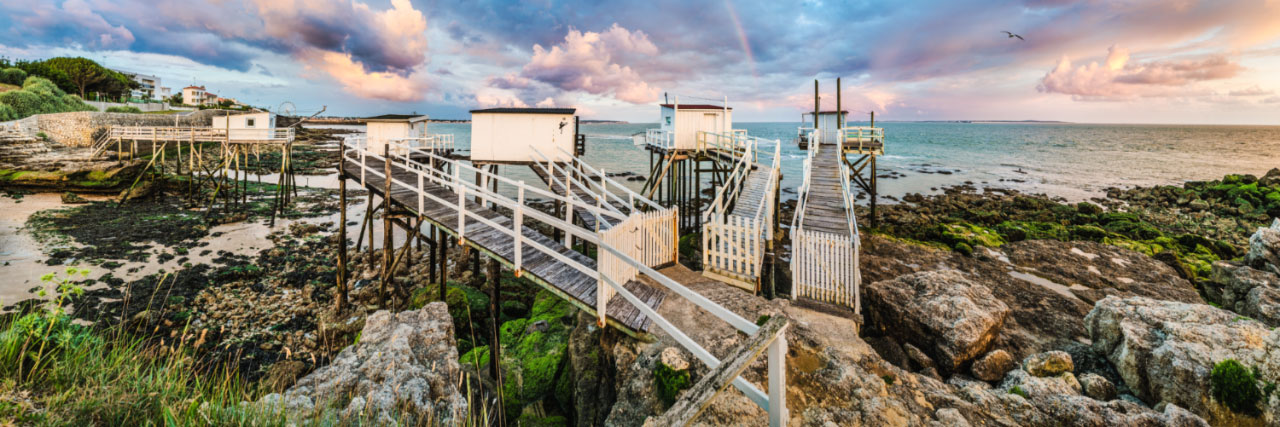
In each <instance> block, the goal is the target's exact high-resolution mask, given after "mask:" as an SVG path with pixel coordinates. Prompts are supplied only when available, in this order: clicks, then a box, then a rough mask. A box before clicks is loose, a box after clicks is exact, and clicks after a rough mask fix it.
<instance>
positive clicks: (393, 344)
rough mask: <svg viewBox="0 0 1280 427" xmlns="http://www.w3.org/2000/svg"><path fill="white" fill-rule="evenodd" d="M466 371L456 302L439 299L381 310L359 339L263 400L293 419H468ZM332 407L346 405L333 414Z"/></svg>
mask: <svg viewBox="0 0 1280 427" xmlns="http://www.w3.org/2000/svg"><path fill="white" fill-rule="evenodd" d="M461 376H462V371H461V368H460V367H459V365H458V350H457V348H456V347H455V344H454V337H453V319H452V318H450V317H449V308H448V307H447V306H446V305H445V303H442V302H434V303H431V304H427V305H426V306H425V307H423V308H421V309H418V310H411V311H404V312H400V313H396V314H392V313H391V312H389V311H386V310H383V311H378V312H376V313H373V314H372V315H370V316H369V318H368V319H367V320H366V321H365V325H364V329H363V330H361V332H360V342H359V343H358V344H355V345H352V346H349V347H347V348H345V349H343V350H342V351H341V352H340V353H338V356H337V357H335V358H334V359H333V362H332V363H330V364H329V365H328V366H325V367H322V368H320V369H317V370H316V371H315V372H312V373H311V374H308V375H307V376H305V377H302V379H299V380H298V382H297V383H296V384H294V386H293V387H291V388H289V389H288V390H286V391H285V392H284V393H272V394H269V395H267V396H264V397H263V398H262V399H261V400H260V401H259V403H260V404H261V405H263V406H265V407H267V408H270V409H273V410H274V409H280V408H282V409H283V410H284V411H285V413H286V415H287V416H288V417H289V418H290V419H292V420H312V419H314V418H315V417H321V418H327V417H335V416H336V417H340V418H341V419H350V417H358V418H361V419H370V420H377V423H378V424H387V423H393V422H396V423H402V424H417V423H433V424H443V425H451V424H461V423H463V422H465V421H466V416H467V400H466V398H464V397H463V395H462V393H460V392H459V391H458V384H460V383H461ZM326 408H344V409H343V410H342V411H341V413H340V414H332V413H330V412H329V411H326ZM324 421H325V422H322V424H329V423H334V422H336V421H339V420H324Z"/></svg>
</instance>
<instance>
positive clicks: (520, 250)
mask: <svg viewBox="0 0 1280 427" xmlns="http://www.w3.org/2000/svg"><path fill="white" fill-rule="evenodd" d="M393 148H395V149H401V148H407V147H403V146H395V145H394V144H392V146H391V147H384V150H385V151H384V152H383V153H373V152H370V151H369V150H368V147H367V146H366V145H363V144H359V143H358V142H357V141H353V140H352V139H348V140H347V141H344V143H343V149H342V153H341V161H340V162H339V171H340V174H341V178H342V180H341V182H342V188H343V189H344V191H343V192H342V194H344V195H345V185H346V181H347V180H354V181H355V182H357V183H359V184H360V185H361V186H362V187H364V188H366V189H368V190H369V191H370V192H371V193H372V196H371V197H374V196H376V197H382V198H383V205H384V206H385V207H384V209H386V211H385V212H384V221H385V222H387V224H388V225H386V228H387V229H388V230H391V225H390V222H391V221H393V219H392V216H397V217H407V218H415V217H416V219H417V224H418V225H417V227H416V231H414V232H416V233H420V234H421V233H422V229H421V227H422V225H423V224H424V223H427V224H430V225H431V228H434V229H436V230H439V231H440V232H442V233H441V234H440V235H439V236H438V238H437V240H436V242H437V244H439V243H443V240H444V236H446V235H447V236H450V237H451V239H456V241H457V242H458V243H459V244H460V245H463V246H465V247H469V248H471V249H472V250H475V251H477V252H476V253H480V254H483V255H484V256H486V257H488V258H490V259H491V260H492V261H491V262H490V277H495V276H496V275H497V273H496V270H497V269H498V267H497V265H498V263H501V264H502V265H505V266H507V267H508V268H510V269H512V270H513V271H515V273H516V275H517V276H519V277H527V278H529V279H531V280H532V281H533V282H534V283H537V284H538V285H539V286H541V287H543V288H545V289H547V290H548V291H550V292H551V293H553V294H555V295H556V296H558V297H560V298H563V299H565V300H567V301H569V302H570V303H572V304H574V305H575V306H577V307H579V308H581V309H583V310H584V311H587V312H588V313H592V314H593V315H594V316H596V318H597V322H598V324H599V325H600V326H602V327H603V326H605V325H608V326H610V327H614V328H616V329H619V330H621V331H623V332H625V333H628V334H631V335H633V336H636V337H638V338H648V337H649V331H650V330H651V329H652V327H653V326H657V327H659V328H661V329H662V330H663V331H664V332H665V333H666V334H667V335H668V336H670V337H671V338H672V339H674V340H675V341H676V342H677V343H679V344H680V345H681V346H682V347H684V348H685V349H686V350H688V351H689V352H690V353H692V354H693V355H694V356H695V357H696V358H697V359H698V360H700V361H701V362H703V363H704V364H706V365H707V366H708V367H709V368H710V369H711V371H710V372H709V374H708V375H709V378H711V379H710V380H707V381H704V383H705V384H704V385H703V386H702V387H701V388H700V390H701V391H700V392H699V393H697V394H696V395H695V394H689V395H688V397H687V398H686V399H685V402H684V403H683V404H681V405H679V408H680V409H676V408H673V411H674V412H672V413H670V415H668V417H672V418H670V419H677V420H679V419H689V418H691V417H692V416H694V415H696V413H697V410H698V408H701V407H705V404H706V403H707V401H709V399H710V398H711V397H712V396H714V395H715V394H716V393H717V392H718V390H723V389H725V388H726V387H727V385H728V384H732V385H734V386H735V387H736V388H737V389H738V390H740V391H742V392H743V393H744V394H745V395H746V397H747V398H749V399H750V400H751V401H752V402H754V403H756V404H757V405H759V406H760V407H761V408H764V409H766V410H767V411H768V412H769V424H770V425H771V426H782V425H786V424H787V421H788V419H789V414H788V411H787V407H786V348H787V345H786V336H785V322H781V321H779V320H775V321H771V322H768V323H766V324H765V326H764V327H761V326H760V325H757V324H756V323H755V322H753V321H751V320H748V319H746V318H744V317H742V316H741V315H739V314H737V313H734V312H732V311H730V310H728V309H726V308H724V307H723V306H720V305H719V304H717V303H715V302H713V301H711V300H709V299H708V298H706V297H704V296H702V295H699V294H698V293H696V292H693V291H692V290H690V289H689V288H688V287H686V286H685V285H683V284H681V283H679V282H676V281H675V280H673V279H671V278H669V277H666V276H665V275H663V274H662V273H660V272H659V271H657V270H655V267H657V266H662V265H667V264H670V263H672V262H674V261H675V260H676V247H677V245H676V243H677V238H678V231H677V229H678V226H677V209H675V208H662V207H661V206H660V205H657V204H656V203H654V202H653V201H650V200H647V199H645V198H642V197H640V198H637V196H638V195H636V194H623V195H619V194H615V193H612V192H611V191H609V189H608V186H609V185H610V184H611V180H609V179H608V178H607V175H606V174H605V173H604V172H603V171H596V170H593V169H591V168H590V166H589V165H585V164H581V165H573V166H570V167H566V168H564V169H562V170H561V172H558V173H560V174H562V175H563V176H562V177H567V178H573V177H574V176H577V177H578V179H579V181H575V180H572V179H571V180H569V181H567V182H568V184H567V185H569V186H573V185H578V184H583V182H582V181H580V180H581V179H582V178H584V177H588V176H590V175H591V174H596V175H598V176H601V182H600V185H599V186H598V187H592V186H590V185H583V186H582V187H583V188H584V192H578V191H576V190H573V189H572V188H565V187H561V190H569V191H566V192H565V193H564V194H559V193H557V192H556V191H554V189H553V191H548V190H544V189H541V188H538V187H532V186H528V185H525V184H524V182H519V181H513V180H511V179H508V178H505V177H502V176H499V175H497V174H496V173H495V172H490V171H488V170H486V169H487V168H484V167H483V166H481V167H479V168H477V167H475V166H471V165H467V164H464V163H462V162H459V161H456V160H454V159H452V158H450V157H447V156H442V155H439V154H438V153H432V152H424V151H421V150H418V149H404V150H402V151H400V150H398V152H402V153H403V154H402V155H399V156H396V155H392V154H390V153H391V151H392V149H393ZM420 159H427V161H426V162H423V161H421V160H420ZM579 161H580V159H577V158H574V160H573V163H575V164H576V163H578V162H579ZM535 167H536V166H535ZM552 170H553V171H555V169H552ZM571 170H578V171H583V174H581V175H579V174H578V173H575V172H570V171H571ZM464 173H465V174H466V176H467V178H464ZM556 173H557V172H549V173H548V177H549V178H551V179H552V181H555V178H556V177H557V175H555V174H556ZM471 176H474V178H475V181H476V182H475V183H472V182H471V180H470V179H468V178H469V177H471ZM589 181H590V180H587V182H589ZM490 183H501V184H503V185H506V186H511V187H513V188H514V190H515V193H516V196H515V197H514V198H512V197H509V196H504V195H503V193H500V192H498V191H497V189H496V184H494V185H491V184H490ZM613 184H615V185H619V186H620V184H617V183H613ZM526 196H528V197H536V198H539V199H542V200H552V201H555V202H558V203H562V204H563V206H564V208H565V209H566V210H565V211H564V212H565V213H566V214H567V213H568V212H578V211H583V212H585V213H586V214H587V215H589V216H594V217H597V218H600V219H602V220H605V221H607V222H609V223H610V224H611V226H610V227H609V228H608V229H600V230H596V229H594V227H593V228H592V229H588V228H585V227H584V226H583V225H582V223H581V222H573V221H568V220H566V218H562V217H560V216H558V215H552V214H548V213H545V212H542V211H540V210H538V209H534V208H532V207H529V206H526V202H527V199H526ZM587 198H591V200H595V204H594V205H593V204H592V203H590V202H584V200H583V199H587ZM623 200H627V201H628V202H629V203H626V204H625V205H626V206H625V207H626V208H627V209H616V210H615V209H611V208H605V207H604V206H605V205H606V204H607V202H613V203H617V204H622V203H621V201H623ZM341 205H342V206H343V207H344V210H343V215H345V203H341ZM370 205H371V206H372V201H370ZM613 207H614V208H617V206H616V205H615V206H613ZM640 207H643V209H640ZM396 211H399V212H401V213H399V214H395V215H390V214H391V213H392V212H396ZM504 213H509V215H505V214H504ZM529 220H533V221H536V222H538V223H540V224H542V225H544V226H547V227H550V228H552V229H554V230H556V232H557V233H562V234H563V235H564V236H565V239H566V240H569V239H570V238H573V239H578V240H580V241H582V242H583V243H585V244H593V245H595V248H596V257H595V258H594V259H593V258H591V257H588V256H586V255H584V254H582V253H579V252H576V251H574V250H572V249H571V248H569V247H567V246H565V245H563V244H562V242H560V241H557V240H556V239H552V238H550V237H548V236H546V235H544V234H542V233H540V232H538V231H537V230H536V229H535V228H534V227H532V224H529V225H526V221H529ZM344 224H345V223H344ZM602 224H603V222H600V223H597V225H602ZM344 227H345V225H344ZM406 228H407V229H408V227H406ZM341 230H342V231H340V233H341V235H340V239H338V241H339V242H341V243H340V244H341V250H340V253H343V254H345V253H346V249H345V248H346V236H345V228H342V229H341ZM389 235H390V231H388V232H387V235H385V236H384V239H386V242H387V243H386V245H387V246H388V247H387V248H384V250H385V251H387V255H384V261H383V262H384V269H383V272H384V273H383V274H384V277H383V282H384V283H386V282H387V278H388V277H387V276H389V275H390V274H391V272H393V271H395V268H394V267H385V266H386V264H387V263H388V262H389V259H390V258H391V257H390V256H389V255H390V251H391V248H389V245H390V242H391V239H390V237H389ZM584 246H585V245H584ZM344 259H345V258H341V259H340V261H339V264H340V265H339V268H338V272H339V273H338V279H339V283H341V284H343V285H342V286H341V287H340V289H345V276H344V275H345V271H346V267H345V264H344V262H345V261H344ZM640 275H644V276H647V277H648V278H649V279H651V280H652V282H651V283H656V284H658V285H661V286H662V287H664V288H665V289H659V288H655V287H652V286H649V285H646V284H644V282H642V281H640V280H637V279H638V278H639V276H640ZM497 286H498V284H497V282H495V283H494V290H493V292H494V295H499V294H500V292H498V290H497ZM340 292H341V291H340ZM676 296H678V297H681V298H684V299H686V300H688V301H689V302H690V303H692V304H694V305H695V306H697V307H699V308H700V309H701V310H705V312H706V313H710V314H711V315H713V316H714V317H715V318H718V319H720V320H721V321H724V322H726V323H729V324H730V325H732V326H733V327H734V328H735V329H737V330H738V331H740V332H741V333H743V334H746V336H748V337H751V339H750V341H749V342H746V343H744V344H743V346H741V347H742V348H740V349H735V351H734V352H733V353H732V355H731V356H730V358H728V359H724V360H722V359H720V358H717V357H716V356H715V355H713V354H711V353H710V352H709V351H707V350H706V349H705V348H704V347H702V345H700V344H698V343H697V342H695V341H693V340H692V339H691V338H690V337H689V336H688V335H687V334H686V333H684V332H683V331H681V330H679V329H678V328H676V327H675V326H674V325H673V324H672V323H671V322H670V321H668V320H666V319H664V318H663V317H662V315H660V314H659V313H658V308H659V307H660V306H661V305H662V303H663V301H664V300H665V299H666V298H670V297H676ZM339 298H340V300H341V298H342V297H341V296H340V297H339ZM491 303H493V304H496V300H495V301H492V302H491ZM494 312H495V315H496V309H495V310H494ZM494 320H495V321H496V319H494ZM493 332H494V337H493V338H492V342H491V343H490V345H491V348H494V349H495V350H496V349H500V348H501V345H500V343H498V342H497V336H498V335H497V331H496V330H495V331H493ZM766 349H767V350H766ZM762 353H765V354H767V356H766V357H767V358H768V384H767V387H766V390H761V389H760V388H759V387H757V386H756V385H755V384H753V383H751V382H750V381H747V380H746V379H744V378H743V377H742V376H741V375H740V373H741V371H742V367H743V366H746V364H749V363H751V361H752V360H754V359H755V358H757V357H759V356H761V355H762ZM498 360H499V357H497V356H495V357H492V358H490V363H491V371H492V372H493V377H494V380H495V381H496V382H497V383H498V385H497V386H496V387H497V388H498V389H501V387H502V386H501V382H502V379H501V378H502V375H501V373H500V370H499V369H498Z"/></svg>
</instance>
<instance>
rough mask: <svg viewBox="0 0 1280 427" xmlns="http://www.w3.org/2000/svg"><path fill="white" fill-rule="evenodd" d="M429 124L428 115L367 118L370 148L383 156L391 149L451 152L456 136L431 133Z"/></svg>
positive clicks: (395, 115) (366, 127) (384, 115)
mask: <svg viewBox="0 0 1280 427" xmlns="http://www.w3.org/2000/svg"><path fill="white" fill-rule="evenodd" d="M427 121H428V117H427V116H426V115H416V114H383V115H380V116H373V117H366V118H365V119H364V122H365V138H366V141H367V147H368V149H369V150H372V151H373V152H375V153H381V152H382V151H383V150H384V149H386V147H388V146H392V147H396V146H400V147H401V148H403V147H411V148H416V149H421V150H440V151H452V150H453V135H449V134H431V133H428V132H427ZM398 154H404V153H398Z"/></svg>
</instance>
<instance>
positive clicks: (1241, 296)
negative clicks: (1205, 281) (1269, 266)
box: [1212, 261, 1280, 326]
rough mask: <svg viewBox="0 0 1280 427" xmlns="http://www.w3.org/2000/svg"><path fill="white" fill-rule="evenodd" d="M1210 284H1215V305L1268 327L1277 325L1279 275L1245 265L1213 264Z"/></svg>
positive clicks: (1279, 292) (1279, 303)
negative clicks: (1217, 286)
mask: <svg viewBox="0 0 1280 427" xmlns="http://www.w3.org/2000/svg"><path fill="white" fill-rule="evenodd" d="M1212 280H1213V282H1215V283H1217V284H1219V285H1220V286H1221V289H1220V290H1218V292H1217V293H1218V296H1217V298H1218V304H1219V305H1221V306H1222V307H1224V308H1226V309H1229V310H1232V311H1235V312H1236V313H1240V314H1242V315H1245V316H1249V317H1252V318H1254V319H1257V320H1259V321H1262V322H1263V323H1266V324H1269V325H1271V326H1280V275H1277V274H1275V273H1271V272H1269V271H1263V270H1258V269H1255V268H1251V267H1249V266H1248V265H1245V264H1240V263H1235V262H1230V261H1218V262H1215V263H1213V274H1212Z"/></svg>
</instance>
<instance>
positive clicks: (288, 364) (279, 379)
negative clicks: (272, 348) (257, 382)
mask: <svg viewBox="0 0 1280 427" xmlns="http://www.w3.org/2000/svg"><path fill="white" fill-rule="evenodd" d="M306 369H307V364H306V363H302V362H301V361H297V360H282V361H279V362H276V363H273V364H272V365H271V368H269V369H268V370H267V375H266V376H265V377H263V378H262V384H263V386H265V387H267V389H268V390H271V391H273V392H277V393H278V392H282V391H284V390H285V389H288V388H289V387H290V386H292V385H293V384H294V383H295V382H297V381H298V377H300V376H302V373H303V372H306Z"/></svg>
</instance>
